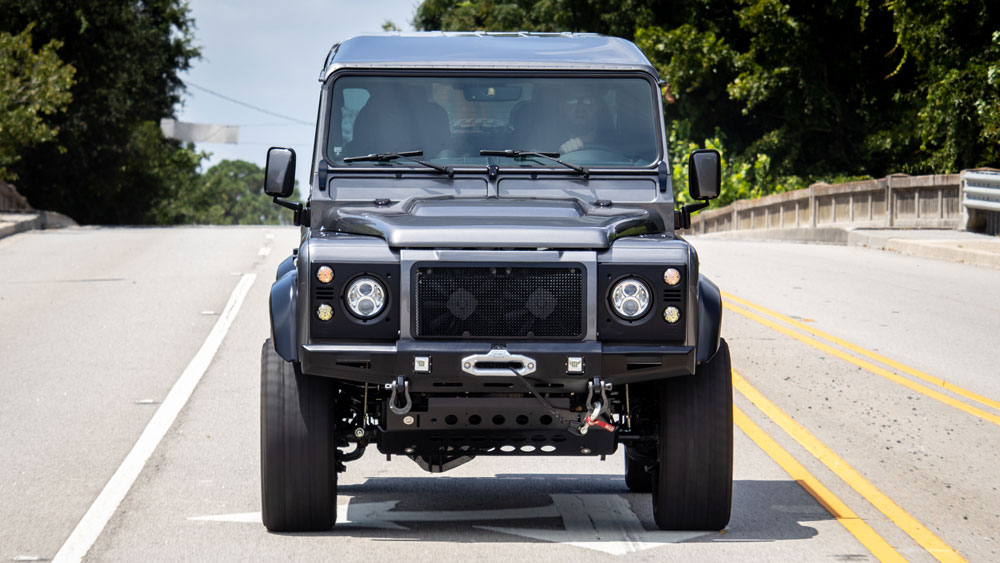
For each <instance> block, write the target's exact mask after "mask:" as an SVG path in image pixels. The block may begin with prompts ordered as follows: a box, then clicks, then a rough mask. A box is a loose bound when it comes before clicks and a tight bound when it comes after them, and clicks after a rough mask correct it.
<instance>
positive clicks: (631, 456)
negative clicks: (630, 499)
mask: <svg viewBox="0 0 1000 563" xmlns="http://www.w3.org/2000/svg"><path fill="white" fill-rule="evenodd" d="M631 450H632V448H629V447H626V448H625V486H626V487H628V490H630V491H632V492H633V493H648V492H650V491H652V490H653V472H652V471H650V470H647V469H646V467H647V466H649V465H651V462H650V461H649V460H646V459H641V456H639V454H638V453H636V452H633V451H631Z"/></svg>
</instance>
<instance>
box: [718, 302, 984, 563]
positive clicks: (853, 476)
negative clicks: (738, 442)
mask: <svg viewBox="0 0 1000 563" xmlns="http://www.w3.org/2000/svg"><path fill="white" fill-rule="evenodd" d="M723 295H724V297H725V298H726V308H727V309H729V310H732V311H734V312H736V313H739V314H740V315H743V316H745V317H747V318H749V319H751V320H754V321H756V322H758V323H761V324H763V325H764V326H767V327H769V328H772V329H774V330H776V331H778V332H780V333H782V334H785V335H787V336H790V337H792V338H795V339H796V340H799V341H801V342H804V343H806V344H809V345H810V346H813V347H815V348H818V349H820V350H822V351H824V352H827V353H829V354H831V355H833V356H835V357H838V358H841V359H843V360H845V361H848V362H850V363H851V364H854V365H857V366H858V367H861V368H864V369H867V370H869V371H871V372H872V373H875V374H877V375H880V376H882V377H885V378H886V379H889V380H890V381H893V382H896V383H899V384H901V385H903V386H905V387H907V388H909V389H911V390H913V391H916V392H918V393H921V394H923V395H926V396H928V397H931V398H934V399H936V400H939V401H941V402H943V403H945V404H948V405H950V406H953V407H955V408H958V409H959V410H962V411H964V412H966V413H969V414H971V415H973V416H977V417H979V418H981V419H983V420H987V421H989V422H993V423H994V424H1000V417H997V416H996V415H994V414H992V413H990V412H987V411H985V410H983V409H980V408H978V407H974V406H970V405H967V404H966V403H963V402H961V401H958V400H956V399H954V398H952V397H950V396H948V395H945V394H943V393H941V392H939V391H936V390H935V389H932V388H930V387H927V386H925V385H921V384H919V383H916V382H914V381H911V380H909V379H907V378H904V377H902V376H900V375H898V374H896V373H893V372H891V371H889V370H886V369H884V368H882V367H879V366H877V365H874V364H872V363H871V362H867V361H865V360H862V359H860V358H857V357H855V356H851V355H849V354H846V353H844V352H842V351H841V350H838V349H836V348H833V347H831V346H829V345H827V344H824V343H823V342H820V341H818V340H816V339H814V338H810V337H808V336H805V335H803V334H800V333H798V332H795V331H792V330H790V329H789V328H787V327H785V326H782V325H779V324H777V323H775V322H773V321H771V320H768V319H766V318H764V317H761V316H760V315H758V314H755V313H753V312H751V311H749V310H747V309H744V308H742V307H739V306H736V305H734V304H733V303H734V302H735V303H739V304H741V305H743V306H745V307H747V308H749V309H752V310H754V311H757V312H759V313H762V314H765V315H768V316H770V317H772V318H775V319H778V320H781V321H782V322H785V323H787V324H789V325H792V326H795V327H797V328H800V329H802V330H804V331H806V332H808V333H810V334H812V335H814V336H817V337H819V338H822V339H824V340H827V341H828V342H831V343H834V344H836V345H838V346H840V347H842V348H845V349H847V350H851V351H853V352H855V353H857V354H860V355H862V356H865V357H867V358H869V359H872V360H875V361H877V362H879V363H882V364H884V365H886V366H890V367H892V368H893V369H896V370H898V371H901V372H903V373H906V374H907V375H910V376H912V377H915V378H918V379H920V380H923V381H925V382H927V383H930V384H932V385H935V386H937V387H939V388H941V389H944V390H946V391H949V392H951V393H954V394H956V395H959V396H961V397H964V398H966V399H968V400H970V401H974V402H976V403H979V404H980V405H982V406H985V407H990V408H1000V403H997V402H996V401H993V400H991V399H989V398H986V397H983V396H981V395H978V394H976V393H973V392H971V391H968V390H966V389H963V388H961V387H958V386H956V385H953V384H950V383H948V382H946V381H943V380H941V379H938V378H934V377H932V376H930V375H928V374H926V373H924V372H921V371H919V370H915V369H913V368H910V367H908V366H904V365H903V364H900V363H898V362H895V361H893V360H891V359H889V358H886V357H884V356H881V355H879V354H876V353H874V352H869V351H867V350H864V349H862V348H859V347H857V346H855V345H853V344H851V343H849V342H847V341H845V340H842V339H840V338H837V337H835V336H832V335H830V334H827V333H825V332H823V331H820V330H817V329H815V328H813V327H810V326H808V325H805V324H803V323H800V322H798V321H796V320H794V319H791V318H789V317H787V316H784V315H781V314H780V313H776V312H774V311H770V310H768V309H765V308H764V307H761V306H759V305H756V304H753V303H751V302H749V301H746V300H744V299H740V298H738V297H736V296H733V295H729V294H723ZM733 386H734V388H735V389H736V390H737V391H739V392H740V393H741V394H742V395H743V396H745V397H746V398H747V399H748V400H749V401H750V402H752V403H753V404H754V405H755V406H756V407H757V408H758V409H760V411H761V412H763V413H764V414H765V415H766V416H767V417H769V418H770V419H771V420H773V421H774V422H775V423H776V424H777V425H778V426H779V427H780V428H781V429H782V430H784V431H785V432H786V433H787V434H788V435H789V436H790V437H792V438H793V439H794V440H795V441H796V442H798V443H799V444H800V445H801V446H802V447H804V448H805V449H806V451H808V452H809V453H810V454H812V455H813V456H814V457H816V459H818V460H819V461H820V462H822V463H823V464H824V465H825V466H826V467H827V468H829V469H830V470H831V471H832V472H833V473H834V474H836V475H837V476H838V477H840V478H841V479H842V480H843V481H844V482H845V483H846V484H847V485H848V486H850V487H851V488H852V489H854V490H855V491H856V492H858V493H859V494H860V495H861V496H863V497H864V498H865V499H866V500H867V501H868V502H869V503H871V504H872V506H874V507H875V508H876V509H878V510H879V511H880V512H882V514H884V515H885V516H886V517H887V518H889V520H891V521H892V522H893V523H894V524H896V526H898V527H899V528H900V529H901V530H903V531H904V532H905V533H906V534H907V535H909V536H910V537H911V538H913V540H914V541H916V542H917V543H918V544H919V545H920V546H921V547H923V548H924V549H925V550H927V552H928V553H930V554H931V555H932V556H933V557H935V558H936V559H937V560H939V561H949V562H951V561H964V559H963V558H962V556H961V555H959V554H958V552H956V551H955V550H954V549H953V548H952V547H951V546H949V545H948V544H946V543H945V542H944V541H943V540H941V538H939V537H937V536H936V535H935V534H934V533H933V532H932V531H931V530H929V529H928V528H927V527H926V526H924V525H923V524H921V523H920V522H919V521H917V520H916V519H915V518H914V517H913V516H911V515H910V514H909V513H907V512H906V511H905V510H904V509H903V508H902V507H900V506H899V505H897V504H896V503H895V502H893V501H892V499H890V498H889V497H888V496H886V495H885V494H884V493H882V492H881V491H880V490H878V488H876V487H875V486H874V485H873V484H872V483H871V482H869V481H868V480H867V479H865V478H864V477H863V476H862V475H861V474H860V473H859V472H858V471H857V470H855V469H854V468H853V467H851V466H850V465H849V464H848V463H847V462H846V461H845V460H844V459H843V458H841V457H840V456H838V455H837V454H836V453H834V452H833V450H831V449H830V448H829V447H827V446H826V445H825V444H823V443H822V442H821V441H820V440H819V439H818V438H816V437H815V436H814V435H813V434H812V433H810V432H809V431H808V430H806V429H805V428H804V427H802V426H801V425H800V424H798V423H797V422H795V420H793V419H792V418H791V417H790V416H788V415H787V414H785V413H784V412H783V411H781V409H779V408H778V407H777V406H776V405H775V404H774V403H772V402H771V401H769V400H768V399H767V398H766V397H764V396H763V395H762V394H761V393H760V392H759V391H758V390H757V389H755V388H754V387H753V386H752V385H750V383H749V382H748V381H747V380H746V379H744V378H743V377H742V376H741V375H740V374H739V373H737V372H736V371H735V370H734V371H733ZM734 421H735V422H736V424H737V426H739V427H740V429H741V430H742V431H743V432H744V433H745V434H746V435H747V436H748V437H750V439H752V440H753V441H754V442H755V443H757V445H758V446H760V447H761V449H763V450H764V451H765V452H766V453H767V454H768V455H769V456H771V458H772V459H774V460H775V461H776V462H777V463H778V464H779V465H780V466H781V467H782V468H783V469H784V470H785V471H786V472H787V473H788V474H789V475H790V476H791V477H792V478H793V479H795V480H796V481H798V482H799V484H800V485H801V486H802V487H803V488H804V489H805V490H806V491H807V492H808V493H809V494H811V495H812V496H813V497H814V498H816V500H817V501H818V502H819V503H820V504H822V505H823V506H824V508H826V509H827V510H828V511H829V512H830V514H831V515H833V516H834V518H836V519H837V521H838V522H840V523H841V524H842V525H843V526H844V527H845V528H846V529H847V530H848V531H850V532H851V533H852V534H853V535H854V536H855V537H856V538H857V539H858V540H859V541H861V543H862V544H863V545H864V546H865V547H866V548H868V550H869V551H871V553H872V554H873V555H875V556H876V557H877V558H878V559H879V560H880V561H903V560H905V559H904V558H903V557H902V556H901V555H900V554H899V553H898V552H897V551H896V550H895V549H894V548H893V547H892V546H890V545H889V544H888V543H887V542H886V541H885V540H884V539H883V538H882V537H881V536H879V535H878V534H877V533H876V532H875V531H874V530H873V529H872V528H871V527H870V526H869V525H868V524H867V523H865V522H864V521H863V520H861V519H860V518H859V517H858V516H857V514H855V513H854V512H853V511H852V510H851V509H850V508H848V507H847V505H845V504H844V503H843V502H842V501H841V500H840V499H839V498H837V497H836V496H835V495H834V494H833V493H832V492H830V490H829V489H827V488H826V487H825V486H823V485H822V484H821V483H819V481H818V480H817V479H816V478H815V477H813V476H812V475H811V474H810V473H809V472H808V470H806V469H805V467H803V466H802V465H801V464H799V463H798V462H797V461H796V460H795V459H794V458H793V457H792V456H791V455H790V454H789V453H788V452H787V451H786V450H784V449H783V448H782V447H781V446H780V445H778V443H777V442H775V441H774V440H773V439H772V438H771V437H770V436H768V435H767V434H766V433H765V432H764V431H763V430H762V429H761V428H760V427H759V426H757V425H756V424H754V423H753V422H752V421H751V420H750V419H749V418H748V417H747V416H746V414H744V413H743V411H742V410H740V409H739V408H738V407H734Z"/></svg>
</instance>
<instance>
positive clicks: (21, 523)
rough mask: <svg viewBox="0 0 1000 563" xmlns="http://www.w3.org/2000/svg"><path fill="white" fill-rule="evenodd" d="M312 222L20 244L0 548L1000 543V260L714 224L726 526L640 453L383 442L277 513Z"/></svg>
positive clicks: (824, 548)
mask: <svg viewBox="0 0 1000 563" xmlns="http://www.w3.org/2000/svg"><path fill="white" fill-rule="evenodd" d="M297 240H298V231H297V230H296V229H290V228H280V229H279V228H265V227H253V228H174V229H141V228H136V229H102V228H79V229H66V230H59V231H41V232H32V233H25V234H21V235H16V236H13V237H10V238H7V239H3V240H0V384H2V390H3V391H2V393H0V452H2V460H3V463H0V523H2V524H0V559H2V560H8V561H9V560H19V561H34V560H48V559H52V558H54V557H56V555H57V553H59V554H61V555H62V556H67V555H69V557H68V558H69V559H72V558H73V557H72V554H74V553H76V554H85V559H86V560H91V561H140V560H141V561H147V560H156V561H177V560H221V561H237V560H247V559H251V560H265V559H266V560H290V561H326V560H333V559H343V560H351V561H353V560H376V559H377V560H407V561H412V560H418V561H429V560H498V561H506V560H529V559H530V560H545V561H566V560H573V559H578V560H587V561H594V560H615V561H618V560H622V561H624V560H643V561H645V560H649V561H652V560H656V561H692V560H698V561H734V560H738V561H776V560H782V561H787V560H794V561H855V560H857V561H866V560H872V561H874V560H879V559H881V560H886V561H891V560H900V559H906V560H913V561H934V560H941V561H959V560H961V559H962V558H964V559H968V560H972V561H996V560H1000V534H998V533H997V531H996V530H997V528H998V527H1000V514H998V513H1000V491H998V487H1000V469H998V466H1000V403H998V401H1000V352H998V347H1000V337H998V336H997V335H998V334H1000V270H991V269H982V268H976V267H972V266H968V265H963V264H953V263H947V262H938V261H931V260H922V259H918V258H911V257H904V256H899V255H895V254H890V253H885V252H881V251H874V250H867V249H860V248H846V247H832V246H816V245H796V244H770V243H742V242H733V241H717V240H707V239H700V240H699V239H693V242H695V244H696V245H697V247H698V250H699V252H700V255H701V264H702V273H704V274H706V275H708V276H709V277H711V278H712V279H713V280H714V281H716V283H718V285H719V286H720V287H721V288H722V289H723V291H724V292H725V300H726V307H727V309H726V313H725V320H724V323H723V336H724V337H725V338H726V339H727V340H728V341H729V343H730V346H731V349H732V353H733V367H734V369H735V372H736V374H735V375H734V382H735V386H736V392H735V396H734V401H735V405H736V408H737V410H736V426H737V429H736V436H735V459H736V461H735V475H734V477H735V482H734V486H733V487H734V488H733V493H734V498H733V516H732V521H731V523H730V525H729V527H728V528H727V529H726V530H725V531H724V532H722V533H719V532H713V533H674V532H661V531H659V530H656V527H655V525H654V524H653V519H652V510H651V505H650V500H649V499H648V498H647V496H646V495H640V494H633V493H629V492H628V491H627V490H626V488H625V483H624V479H623V459H622V454H621V453H620V452H619V454H617V455H615V456H611V457H609V458H608V459H607V460H606V461H601V460H599V459H596V458H594V459H591V458H546V459H536V458H495V459H485V458H480V459H476V460H474V461H472V462H471V463H469V464H466V465H464V466H462V467H459V468H458V469H455V470H453V471H451V472H448V473H444V474H440V475H431V474H428V473H424V472H423V471H422V470H420V469H419V468H418V467H417V466H416V465H415V464H414V463H413V462H411V461H410V460H407V459H403V458H393V460H392V461H389V462H387V461H386V460H385V457H384V456H380V455H379V454H378V453H377V452H375V451H370V452H368V454H366V455H365V457H363V458H362V459H361V460H359V461H357V462H354V463H351V464H349V465H348V470H347V472H346V473H344V474H342V475H341V480H340V493H341V494H340V498H339V502H340V512H339V517H338V525H337V527H336V528H335V529H334V530H333V531H331V532H329V533H323V534H270V533H268V532H267V531H266V530H265V529H264V527H263V526H262V525H261V524H260V514H259V510H260V481H259V468H258V461H259V460H258V455H259V433H258V424H259V421H258V409H259V361H260V359H259V358H260V356H259V354H260V346H261V343H262V342H263V341H264V339H265V338H267V337H268V335H269V329H268V322H267V308H266V307H267V296H268V288H269V286H270V283H271V281H272V280H273V275H274V271H275V268H276V266H277V264H278V262H279V261H280V260H281V259H282V258H284V257H285V256H287V254H288V253H289V252H290V250H291V248H292V247H293V246H295V244H296V242H297ZM174 415H176V416H174ZM137 452H138V454H137ZM136 460H138V462H137V461H136ZM109 491H110V492H109ZM102 514H104V517H103V518H104V519H103V520H102V517H101V515H102ZM105 521H106V522H105ZM95 522H99V523H100V524H101V525H99V526H96V527H95V524H94V523H95Z"/></svg>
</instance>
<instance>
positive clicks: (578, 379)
mask: <svg viewBox="0 0 1000 563" xmlns="http://www.w3.org/2000/svg"><path fill="white" fill-rule="evenodd" d="M494 349H502V350H505V351H506V353H507V354H509V355H510V356H513V357H519V358H527V359H528V360H530V363H533V364H534V366H533V368H532V369H533V373H531V374H529V375H526V377H528V378H529V379H530V380H531V381H532V383H533V384H534V385H535V386H536V387H537V388H539V390H545V391H548V392H555V393H558V392H581V391H585V390H586V389H587V381H588V380H591V379H593V378H594V377H598V376H599V377H600V378H601V379H602V380H604V381H606V382H610V383H612V384H614V385H624V384H627V383H639V382H642V381H651V380H656V379H665V378H668V377H675V376H680V375H688V374H692V373H694V371H695V364H696V361H697V358H696V352H695V348H694V347H693V346H645V345H608V344H603V343H601V342H551V343H537V342H525V343H517V342H512V343H507V344H505V345H503V346H491V344H490V343H488V342H438V341H434V342H431V341H412V340H407V341H404V340H400V341H397V342H395V343H387V344H363V343H357V344H350V343H336V344H333V343H329V344H327V343H323V344H319V343H316V344H308V345H305V346H302V348H301V349H300V350H299V358H300V361H301V368H302V371H303V373H308V374H312V375H320V376H326V377H333V378H337V379H343V380H348V381H356V382H363V383H373V384H377V385H381V384H385V383H390V382H393V381H395V380H396V377H397V376H404V377H406V378H407V380H408V381H409V384H410V391H411V392H418V393H498V392H503V390H504V389H511V390H512V391H514V392H520V391H523V389H522V387H523V386H522V385H521V384H520V382H519V381H518V379H517V377H515V376H514V374H513V373H509V374H507V373H503V372H504V371H505V370H503V369H502V368H503V366H504V363H503V362H502V361H498V362H495V365H491V367H492V368H493V369H494V370H498V373H496V374H494V375H474V374H471V373H468V372H467V371H466V369H464V368H467V367H468V366H466V364H467V363H468V362H466V361H465V360H466V359H467V358H469V357H470V356H476V355H485V354H488V353H489V352H490V351H491V350H494ZM417 358H428V359H429V370H430V371H429V372H426V373H421V372H419V371H418V370H417V369H415V367H416V366H415V360H416V359H417ZM569 358H582V360H583V369H582V373H569V371H570V370H569V366H567V360H568V359H569ZM525 363H526V362H525V361H521V364H525ZM512 365H513V364H512ZM522 367H523V365H522ZM500 373H503V374H502V375H501V374H500Z"/></svg>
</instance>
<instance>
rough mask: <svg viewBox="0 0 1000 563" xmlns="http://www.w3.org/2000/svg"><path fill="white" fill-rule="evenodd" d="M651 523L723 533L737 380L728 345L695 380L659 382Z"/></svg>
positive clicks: (727, 509)
mask: <svg viewBox="0 0 1000 563" xmlns="http://www.w3.org/2000/svg"><path fill="white" fill-rule="evenodd" d="M658 458H659V463H658V465H657V471H656V474H655V475H654V477H653V518H654V520H656V525H657V526H659V527H660V529H662V530H721V529H723V528H725V527H726V524H728V523H729V512H730V508H731V505H732V497H733V379H732V368H731V366H730V358H729V345H728V344H726V341H725V340H723V341H722V342H721V343H720V345H719V350H718V352H716V354H715V356H714V357H713V358H712V359H711V360H709V361H708V362H705V363H703V364H701V365H700V366H698V368H697V371H696V372H695V374H694V375H689V376H685V377H676V378H673V379H667V380H664V381H663V382H661V383H660V451H659V455H658Z"/></svg>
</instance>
